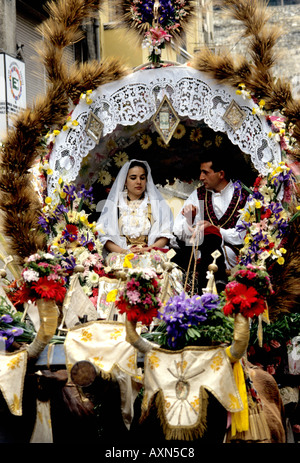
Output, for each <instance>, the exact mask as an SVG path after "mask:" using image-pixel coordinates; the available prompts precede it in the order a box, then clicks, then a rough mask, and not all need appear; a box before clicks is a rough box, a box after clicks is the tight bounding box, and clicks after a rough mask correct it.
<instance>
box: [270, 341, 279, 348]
mask: <svg viewBox="0 0 300 463" xmlns="http://www.w3.org/2000/svg"><path fill="white" fill-rule="evenodd" d="M270 344H271V346H272V347H274V348H275V349H277V348H278V347H280V346H281V344H280V343H279V342H278V341H275V340H274V339H273V340H272V341H271V342H270Z"/></svg>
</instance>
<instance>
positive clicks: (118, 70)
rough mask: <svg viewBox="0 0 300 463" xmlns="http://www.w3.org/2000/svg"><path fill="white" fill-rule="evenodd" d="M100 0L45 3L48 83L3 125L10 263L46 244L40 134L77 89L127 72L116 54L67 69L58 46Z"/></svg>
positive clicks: (1, 204) (75, 35) (0, 180)
mask: <svg viewBox="0 0 300 463" xmlns="http://www.w3.org/2000/svg"><path fill="white" fill-rule="evenodd" d="M101 4H102V0H100V1H99V0H98V1H96V0H58V1H52V2H49V3H48V4H47V10H48V13H49V18H48V19H46V20H45V21H44V23H42V25H41V26H40V28H39V30H40V32H41V33H42V35H43V37H44V40H43V42H42V43H37V44H36V49H37V51H38V53H39V55H40V57H41V59H42V61H43V63H44V65H45V68H46V71H47V75H48V88H47V91H46V94H45V95H44V96H40V97H39V98H37V100H36V102H35V103H34V104H33V106H32V108H27V109H26V110H24V111H21V112H20V113H19V114H18V116H17V117H16V119H15V121H14V125H13V127H12V128H11V129H10V130H9V131H8V134H7V138H6V140H5V143H4V144H3V146H2V147H1V153H0V211H1V232H2V233H3V235H4V238H6V244H7V249H6V251H7V253H8V254H11V255H12V256H13V258H14V261H15V263H17V264H19V265H22V263H23V260H24V258H26V257H28V256H29V255H30V254H33V253H35V252H36V251H37V250H39V249H44V248H45V246H46V239H45V236H44V235H43V234H42V233H41V231H40V229H39V226H38V222H37V221H38V217H39V216H40V213H41V208H42V203H41V200H40V198H39V195H38V193H37V192H36V191H35V190H34V188H33V184H32V174H31V169H32V168H33V166H34V165H35V163H36V162H37V161H38V160H39V159H40V156H41V154H42V152H43V146H42V139H43V137H44V136H45V135H46V133H47V132H48V131H49V128H50V127H53V126H58V127H60V126H61V125H62V124H63V123H64V121H65V120H66V117H67V115H68V112H69V108H70V106H69V102H70V99H71V100H73V101H74V100H75V99H76V98H78V97H79V95H80V94H81V92H82V91H84V90H89V89H92V90H93V89H95V88H96V87H97V86H99V85H102V84H105V83H107V82H110V81H112V80H116V79H118V78H121V77H123V76H124V75H126V74H127V73H128V71H127V69H126V68H125V67H124V66H123V65H122V64H121V63H119V62H118V61H117V60H116V59H108V60H105V61H103V62H100V63H99V62H96V61H92V62H89V63H84V64H76V65H74V66H73V67H72V69H71V71H70V72H69V71H68V69H67V66H66V64H65V63H64V61H63V51H64V48H65V47H66V46H68V45H70V44H71V43H74V42H76V41H77V40H80V39H81V38H82V32H81V30H80V26H81V24H82V21H83V20H85V19H87V18H90V17H92V16H95V15H97V14H99V9H100V6H101Z"/></svg>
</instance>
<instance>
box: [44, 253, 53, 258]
mask: <svg viewBox="0 0 300 463" xmlns="http://www.w3.org/2000/svg"><path fill="white" fill-rule="evenodd" d="M43 257H44V259H54V256H53V255H52V254H49V253H46V254H44V256H43Z"/></svg>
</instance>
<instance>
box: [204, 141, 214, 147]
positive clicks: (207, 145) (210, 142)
mask: <svg viewBox="0 0 300 463" xmlns="http://www.w3.org/2000/svg"><path fill="white" fill-rule="evenodd" d="M211 145H212V141H211V140H205V142H204V147H205V148H210V147H211Z"/></svg>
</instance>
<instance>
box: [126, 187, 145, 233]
mask: <svg viewBox="0 0 300 463" xmlns="http://www.w3.org/2000/svg"><path fill="white" fill-rule="evenodd" d="M148 203H149V198H148V194H147V193H145V195H144V198H143V199H137V200H133V201H127V193H126V191H124V192H122V194H121V195H120V201H119V224H120V227H121V228H120V234H121V235H123V236H128V237H130V238H138V237H139V236H148V234H149V231H150V229H151V223H150V220H149V217H148Z"/></svg>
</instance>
